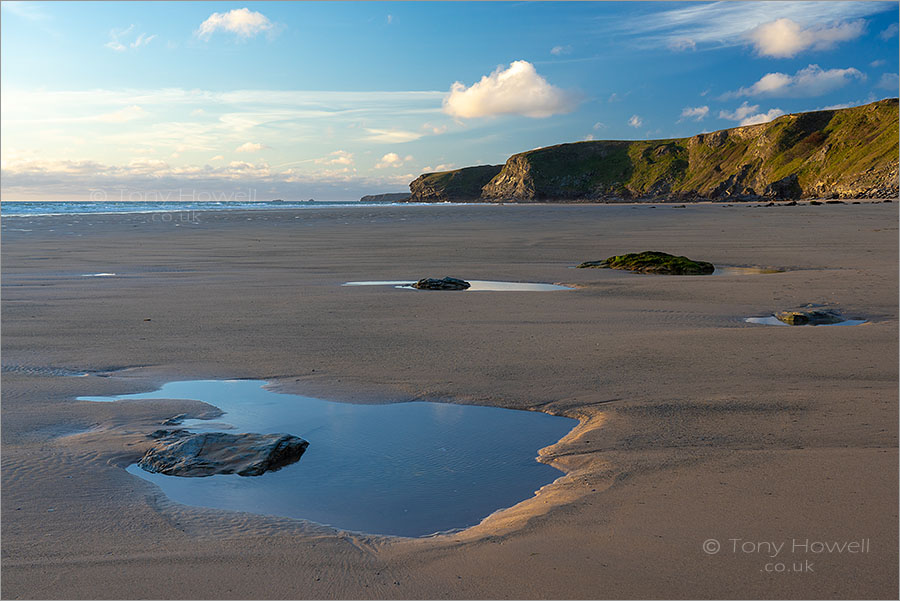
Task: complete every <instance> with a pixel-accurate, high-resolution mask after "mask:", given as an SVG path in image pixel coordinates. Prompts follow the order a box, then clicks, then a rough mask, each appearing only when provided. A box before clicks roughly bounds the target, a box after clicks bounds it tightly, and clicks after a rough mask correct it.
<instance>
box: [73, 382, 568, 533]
mask: <svg viewBox="0 0 900 601" xmlns="http://www.w3.org/2000/svg"><path fill="white" fill-rule="evenodd" d="M264 384H265V382H260V381H254V380H227V381H222V380H205V381H188V382H170V383H168V384H165V385H164V386H163V387H162V388H161V389H160V390H157V391H155V392H148V393H141V394H129V395H122V396H115V397H81V398H80V399H79V400H82V401H117V400H120V399H154V398H158V399H163V398H165V399H194V400H201V401H204V402H207V403H209V404H211V405H215V406H216V407H218V408H219V409H221V410H222V411H223V412H224V415H222V416H220V417H217V418H215V419H214V420H209V421H208V420H199V419H191V420H185V421H184V422H183V423H182V424H181V425H180V426H171V427H182V428H187V429H190V430H191V431H195V432H196V431H211V430H216V431H218V430H226V431H229V432H258V433H263V434H267V433H280V432H283V433H287V434H293V435H296V436H300V437H302V438H304V439H306V440H308V441H309V447H308V448H307V450H306V453H305V454H304V455H303V457H302V458H301V459H300V461H298V462H297V463H295V464H293V465H290V466H287V467H285V468H282V469H281V470H278V471H275V472H268V473H266V474H263V475H262V476H254V477H243V476H237V475H217V476H210V477H206V478H181V477H177V476H165V475H161V474H152V473H149V472H145V471H144V470H143V469H141V468H139V467H138V466H137V465H131V466H129V467H128V472H129V473H131V474H133V475H135V476H139V477H141V478H143V479H145V480H149V481H150V482H153V483H154V484H156V485H158V486H159V487H160V488H161V489H162V490H163V492H164V493H165V494H166V495H167V496H168V497H169V498H170V499H172V500H173V501H177V502H179V503H183V504H185V505H194V506H200V507H213V508H220V509H230V510H236V511H247V512H252V513H258V514H266V515H278V516H286V517H291V518H299V519H304V520H310V521H313V522H318V523H320V524H325V525H329V526H332V527H334V528H339V529H345V530H353V531H361V532H368V533H372V534H388V535H397V536H425V535H429V534H433V533H436V532H443V531H448V530H457V529H462V528H466V527H469V526H473V525H475V524H477V523H479V522H480V521H481V520H482V519H484V518H485V517H486V516H488V515H490V514H491V513H493V512H495V511H497V510H498V509H503V508H506V507H511V506H512V505H515V504H516V503H518V502H520V501H523V500H525V499H527V498H529V497H531V496H532V495H533V494H534V493H535V491H537V490H538V489H539V488H540V487H542V486H544V485H546V484H549V483H550V482H553V481H554V480H555V479H556V478H558V477H559V476H561V475H562V472H560V471H559V470H557V469H555V468H553V467H551V466H549V465H546V464H543V463H539V462H538V461H537V460H536V458H537V453H538V450H539V449H541V448H543V447H546V446H549V445H552V444H554V443H556V442H557V441H559V440H560V439H561V438H562V437H563V436H565V435H566V434H567V433H568V432H569V431H570V430H571V429H572V428H574V427H575V426H576V425H577V424H578V422H577V420H574V419H570V418H565V417H558V416H553V415H548V414H546V413H539V412H533V411H516V410H511V409H501V408H497V407H480V406H475V405H454V404H448V403H431V402H408V403H390V404H377V405H357V404H349V403H338V402H333V401H325V400H321V399H315V398H311V397H304V396H299V395H293V394H281V393H276V392H272V391H270V390H266V389H265V388H263V385H264ZM160 427H161V428H162V427H164V426H160Z"/></svg>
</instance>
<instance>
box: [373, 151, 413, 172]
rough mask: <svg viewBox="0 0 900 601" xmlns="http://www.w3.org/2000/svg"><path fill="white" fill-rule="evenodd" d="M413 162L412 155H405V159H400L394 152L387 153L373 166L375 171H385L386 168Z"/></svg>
mask: <svg viewBox="0 0 900 601" xmlns="http://www.w3.org/2000/svg"><path fill="white" fill-rule="evenodd" d="M412 160H413V157H412V155H406V156H405V157H401V156H400V155H399V154H397V153H396V152H389V153H387V154H386V155H384V156H383V157H381V160H380V161H378V163H376V164H375V168H376V169H385V168H387V167H400V166H402V165H403V164H404V163H408V162H410V161H412Z"/></svg>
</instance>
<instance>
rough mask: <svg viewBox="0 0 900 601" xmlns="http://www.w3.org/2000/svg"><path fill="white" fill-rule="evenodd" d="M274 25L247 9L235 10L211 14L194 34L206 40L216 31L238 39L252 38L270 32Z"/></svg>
mask: <svg viewBox="0 0 900 601" xmlns="http://www.w3.org/2000/svg"><path fill="white" fill-rule="evenodd" d="M273 27H274V25H273V24H272V22H271V21H270V20H269V19H268V18H267V17H266V16H265V15H264V14H262V13H258V12H255V11H252V10H250V9H249V8H236V9H234V10H230V11H228V12H227V13H213V14H211V15H210V16H209V18H208V19H206V20H205V21H204V22H203V23H201V24H200V27H199V28H198V29H197V31H195V32H194V34H195V35H196V36H197V37H198V38H201V39H203V40H208V39H209V38H210V36H212V34H213V33H215V32H216V30H221V31H230V32H231V33H234V34H236V35H237V36H238V37H239V38H252V37H253V36H255V35H257V34H260V33H262V32H264V31H270V30H271V29H272V28H273Z"/></svg>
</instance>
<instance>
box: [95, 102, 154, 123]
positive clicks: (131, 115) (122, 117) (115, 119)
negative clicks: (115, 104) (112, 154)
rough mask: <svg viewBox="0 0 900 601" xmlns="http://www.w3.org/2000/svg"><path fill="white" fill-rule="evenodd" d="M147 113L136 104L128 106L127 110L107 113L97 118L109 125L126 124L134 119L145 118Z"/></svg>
mask: <svg viewBox="0 0 900 601" xmlns="http://www.w3.org/2000/svg"><path fill="white" fill-rule="evenodd" d="M146 114H147V112H146V111H145V110H144V109H142V108H141V107H139V106H138V105H136V104H133V105H131V106H126V107H125V108H123V109H121V110H118V111H113V112H112V113H105V114H103V115H99V116H97V117H95V119H96V120H97V121H105V122H107V123H125V122H126V121H132V120H134V119H139V118H141V117H143V116H145V115H146Z"/></svg>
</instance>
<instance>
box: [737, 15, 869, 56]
mask: <svg viewBox="0 0 900 601" xmlns="http://www.w3.org/2000/svg"><path fill="white" fill-rule="evenodd" d="M865 29H866V22H865V21H864V20H862V19H858V20H856V21H849V22H846V23H834V24H832V25H830V26H829V25H826V26H812V27H807V28H804V27H803V26H802V25H801V24H800V23H797V22H796V21H793V20H791V19H787V18H782V19H776V20H775V21H770V22H769V23H763V24H762V25H759V26H758V27H754V28H753V29H751V30H750V31H749V32H747V38H748V39H749V40H750V41H751V42H752V43H753V45H754V46H755V47H756V52H757V53H758V54H759V55H760V56H771V57H775V58H790V57H792V56H796V55H797V54H799V53H800V52H802V51H804V50H808V49H812V50H827V49H829V48H832V47H834V46H835V45H837V44H838V43H840V42H846V41H848V40H854V39H856V38H858V37H859V36H861V35H862V34H863V32H864V31H865Z"/></svg>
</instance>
